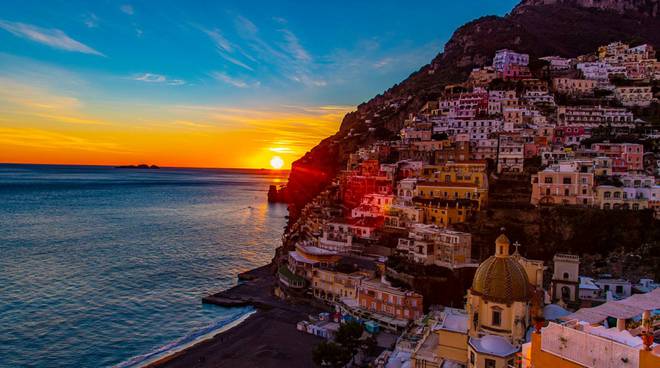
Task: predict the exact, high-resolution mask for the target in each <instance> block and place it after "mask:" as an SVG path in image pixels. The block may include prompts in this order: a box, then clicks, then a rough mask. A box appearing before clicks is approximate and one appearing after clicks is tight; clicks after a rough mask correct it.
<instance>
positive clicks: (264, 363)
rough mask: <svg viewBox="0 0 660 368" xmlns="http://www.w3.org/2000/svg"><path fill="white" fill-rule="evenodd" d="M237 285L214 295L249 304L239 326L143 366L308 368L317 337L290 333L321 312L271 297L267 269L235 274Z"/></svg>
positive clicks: (271, 281) (272, 284) (273, 282)
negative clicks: (248, 312) (251, 308)
mask: <svg viewBox="0 0 660 368" xmlns="http://www.w3.org/2000/svg"><path fill="white" fill-rule="evenodd" d="M241 279H242V280H243V281H241V282H240V283H239V284H238V285H236V286H234V287H232V288H230V289H228V290H225V291H223V292H220V293H218V294H215V297H217V298H218V299H219V300H224V301H226V302H227V303H231V302H232V301H233V302H235V303H241V304H242V303H247V302H250V303H251V304H252V305H254V306H255V307H256V308H257V312H256V313H254V314H252V315H250V316H249V317H248V318H247V319H246V320H245V321H244V322H242V323H241V324H239V325H237V326H235V327H233V328H231V329H230V330H228V331H225V332H222V333H220V334H218V335H216V336H214V337H213V338H211V339H208V340H206V341H202V342H200V343H198V344H196V345H194V346H192V347H190V348H188V349H185V350H183V351H181V352H179V353H176V354H174V355H171V356H169V357H166V358H163V359H161V360H160V361H158V362H155V363H152V364H150V365H148V366H147V367H149V368H178V367H181V368H183V367H186V368H187V367H200V368H201V367H232V368H243V367H246V368H247V367H282V366H286V367H288V368H294V367H311V366H314V363H313V362H312V349H313V347H314V345H316V344H318V343H319V342H321V341H323V339H321V338H319V337H316V336H313V335H310V334H307V333H304V332H300V331H298V330H296V323H297V322H299V321H301V320H304V319H307V316H308V315H310V314H316V313H318V312H320V311H321V310H320V309H318V308H316V307H314V306H310V305H305V304H291V303H289V302H287V301H283V300H280V299H278V298H277V297H275V295H273V288H274V287H275V286H276V284H277V280H276V278H275V276H274V275H273V273H272V268H271V266H263V267H259V268H256V269H254V270H251V271H248V272H246V273H244V274H241Z"/></svg>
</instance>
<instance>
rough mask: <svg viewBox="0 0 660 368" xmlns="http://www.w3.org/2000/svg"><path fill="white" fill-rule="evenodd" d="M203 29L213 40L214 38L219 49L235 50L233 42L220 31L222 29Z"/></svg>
mask: <svg viewBox="0 0 660 368" xmlns="http://www.w3.org/2000/svg"><path fill="white" fill-rule="evenodd" d="M203 31H204V33H206V34H207V35H208V36H209V37H210V38H211V40H213V42H214V43H215V45H216V46H217V47H218V49H219V50H223V51H227V52H234V49H233V47H232V46H231V43H230V42H229V41H228V40H227V39H226V38H225V37H224V36H223V35H222V34H221V33H220V30H218V29H214V30H212V31H209V30H203Z"/></svg>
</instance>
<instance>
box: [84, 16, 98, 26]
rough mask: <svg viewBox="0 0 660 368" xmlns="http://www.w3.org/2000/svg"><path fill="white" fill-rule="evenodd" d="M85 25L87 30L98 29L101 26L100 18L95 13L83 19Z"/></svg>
mask: <svg viewBox="0 0 660 368" xmlns="http://www.w3.org/2000/svg"><path fill="white" fill-rule="evenodd" d="M83 23H85V25H86V26H87V28H96V27H98V26H99V17H97V16H96V14H94V13H89V14H87V15H85V16H84V17H83Z"/></svg>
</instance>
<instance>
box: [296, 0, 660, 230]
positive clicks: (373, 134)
mask: <svg viewBox="0 0 660 368" xmlns="http://www.w3.org/2000/svg"><path fill="white" fill-rule="evenodd" d="M658 1H659V0H603V1H597V0H591V1H588V0H564V1H562V0H524V1H523V2H522V3H521V4H520V5H518V6H517V7H516V8H515V9H514V10H513V11H512V12H511V13H510V14H509V15H507V16H505V17H496V16H487V17H483V18H480V19H477V20H475V21H472V22H470V23H467V24H465V25H464V26H462V27H460V28H459V29H457V30H456V31H455V33H454V34H453V36H452V38H451V39H450V40H449V42H447V44H446V45H445V50H444V52H442V53H440V54H438V55H437V56H436V57H435V58H434V59H433V60H432V61H431V63H430V64H428V65H425V66H423V67H422V68H421V69H420V70H418V71H417V72H414V73H413V74H411V75H410V76H409V77H408V78H407V79H406V80H404V81H403V82H401V83H399V84H397V85H394V86H393V87H392V88H390V89H388V90H387V91H385V92H384V93H383V94H380V95H378V96H376V97H374V98H373V99H371V100H370V101H368V102H366V103H363V104H361V105H359V106H358V109H357V111H355V112H352V113H349V114H347V115H346V116H345V117H344V119H343V121H342V124H341V127H340V130H339V132H337V134H335V135H334V136H332V137H329V138H327V139H325V140H324V141H323V142H321V143H320V144H319V145H318V146H316V147H314V148H313V149H312V150H311V151H310V152H308V153H307V154H306V155H305V156H304V157H302V158H301V159H300V160H298V161H296V162H295V163H294V164H293V167H292V171H291V174H290V177H289V184H288V190H289V196H290V198H291V203H290V208H291V213H290V221H295V220H296V219H297V211H298V210H299V209H300V208H302V206H304V205H305V203H307V202H308V201H310V200H311V199H312V198H314V197H315V196H316V195H317V194H318V193H319V192H320V191H321V190H322V189H323V188H324V187H325V186H326V185H327V184H328V183H329V182H330V181H331V180H332V179H333V178H334V176H335V175H336V174H337V172H338V171H339V170H340V169H341V168H343V167H344V165H345V163H346V160H347V158H348V154H350V153H351V152H354V151H355V150H356V149H357V148H358V147H360V146H362V145H365V144H368V143H369V142H372V141H374V140H376V139H379V138H385V137H391V136H392V135H393V134H394V133H395V132H396V131H398V129H400V126H401V125H400V124H401V122H402V121H403V117H405V116H406V115H407V114H408V113H411V112H416V111H418V110H419V109H420V108H421V106H422V105H423V104H424V103H425V102H427V101H428V100H429V99H432V98H436V97H438V96H439V95H440V93H441V92H442V91H443V89H444V87H445V86H446V85H447V84H451V83H457V82H462V81H464V80H465V79H466V78H467V76H468V74H469V72H470V70H471V69H472V68H473V67H475V66H482V65H485V64H489V63H490V62H491V60H492V57H493V55H494V54H495V51H497V50H499V49H502V48H510V49H514V50H518V51H521V52H527V53H529V54H530V55H531V56H532V58H534V57H542V56H548V55H560V56H565V57H573V56H577V55H581V54H586V53H590V52H593V51H594V50H596V49H597V47H598V46H600V45H604V44H607V43H609V42H613V41H625V42H630V43H632V44H639V43H644V42H646V43H650V44H652V45H654V46H655V47H656V48H657V47H658V46H660V32H658V30H659V29H660V19H659V18H658V17H656V15H657V7H658ZM640 14H647V16H641V15H640ZM366 120H371V124H370V125H369V126H367V124H366ZM369 128H375V129H369Z"/></svg>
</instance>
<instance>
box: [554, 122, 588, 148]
mask: <svg viewBox="0 0 660 368" xmlns="http://www.w3.org/2000/svg"><path fill="white" fill-rule="evenodd" d="M589 137H591V133H589V132H588V130H587V129H585V127H583V126H558V127H556V128H555V131H554V135H553V139H552V142H553V143H554V144H557V145H562V146H570V145H578V144H580V141H582V140H583V139H586V138H589Z"/></svg>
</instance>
